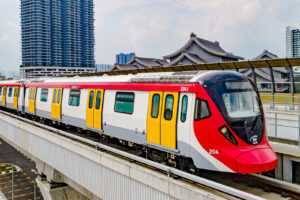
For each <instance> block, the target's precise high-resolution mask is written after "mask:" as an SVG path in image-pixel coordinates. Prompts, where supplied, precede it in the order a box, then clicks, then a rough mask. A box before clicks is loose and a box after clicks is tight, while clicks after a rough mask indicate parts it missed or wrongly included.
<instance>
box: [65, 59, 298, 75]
mask: <svg viewBox="0 0 300 200" xmlns="http://www.w3.org/2000/svg"><path fill="white" fill-rule="evenodd" d="M296 66H300V58H279V59H266V60H248V61H234V62H220V63H205V64H194V65H177V66H166V67H156V68H145V69H131V70H119V71H108V72H97V73H90V74H81V75H69V76H102V75H104V74H107V75H109V76H113V75H126V74H138V73H153V72H177V71H200V70H237V71H238V70H240V69H255V68H274V67H296Z"/></svg>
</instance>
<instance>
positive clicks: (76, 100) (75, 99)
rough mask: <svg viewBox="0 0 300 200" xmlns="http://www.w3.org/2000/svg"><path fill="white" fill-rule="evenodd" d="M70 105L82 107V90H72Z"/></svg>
mask: <svg viewBox="0 0 300 200" xmlns="http://www.w3.org/2000/svg"><path fill="white" fill-rule="evenodd" d="M69 105H70V106H79V105H80V90H70V97H69Z"/></svg>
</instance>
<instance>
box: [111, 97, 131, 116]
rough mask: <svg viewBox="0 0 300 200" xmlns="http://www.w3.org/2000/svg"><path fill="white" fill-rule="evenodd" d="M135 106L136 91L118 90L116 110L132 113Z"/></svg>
mask: <svg viewBox="0 0 300 200" xmlns="http://www.w3.org/2000/svg"><path fill="white" fill-rule="evenodd" d="M133 108H134V93H132V92H117V94H116V100H115V112H119V113H125V114H132V113H133Z"/></svg>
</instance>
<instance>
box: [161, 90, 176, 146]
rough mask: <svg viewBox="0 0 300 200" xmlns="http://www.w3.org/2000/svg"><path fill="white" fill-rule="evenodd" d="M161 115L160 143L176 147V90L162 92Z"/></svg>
mask: <svg viewBox="0 0 300 200" xmlns="http://www.w3.org/2000/svg"><path fill="white" fill-rule="evenodd" d="M163 97H164V98H163V104H162V106H163V107H162V116H161V145H162V146H165V147H168V148H172V149H176V148H177V147H176V138H177V135H176V134H177V128H176V127H177V126H176V124H177V110H178V92H164V95H163Z"/></svg>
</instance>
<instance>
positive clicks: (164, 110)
mask: <svg viewBox="0 0 300 200" xmlns="http://www.w3.org/2000/svg"><path fill="white" fill-rule="evenodd" d="M169 96H171V97H172V98H173V103H172V112H171V118H170V119H166V105H167V98H168V97H169ZM164 100H165V105H164V119H165V120H167V121H171V120H172V119H173V111H174V100H175V98H174V95H173V94H167V96H166V98H165V99H164Z"/></svg>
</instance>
